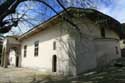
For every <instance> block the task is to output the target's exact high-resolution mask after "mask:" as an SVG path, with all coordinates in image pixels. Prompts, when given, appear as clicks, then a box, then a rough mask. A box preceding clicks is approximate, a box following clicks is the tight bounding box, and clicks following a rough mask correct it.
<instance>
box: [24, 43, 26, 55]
mask: <svg viewBox="0 0 125 83" xmlns="http://www.w3.org/2000/svg"><path fill="white" fill-rule="evenodd" d="M26 54H27V45H25V46H24V57H26Z"/></svg>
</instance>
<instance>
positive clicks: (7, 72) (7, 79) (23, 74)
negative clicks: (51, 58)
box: [0, 67, 47, 83]
mask: <svg viewBox="0 0 125 83" xmlns="http://www.w3.org/2000/svg"><path fill="white" fill-rule="evenodd" d="M46 76H47V75H45V74H43V73H42V72H41V71H36V70H33V69H28V68H14V67H9V68H2V67H0V83H32V81H33V80H39V77H40V79H41V80H42V78H44V77H46Z"/></svg>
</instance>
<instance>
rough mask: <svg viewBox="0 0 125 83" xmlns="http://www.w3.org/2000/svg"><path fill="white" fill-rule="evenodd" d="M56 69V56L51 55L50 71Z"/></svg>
mask: <svg viewBox="0 0 125 83" xmlns="http://www.w3.org/2000/svg"><path fill="white" fill-rule="evenodd" d="M56 71H57V56H56V55H53V57H52V72H56Z"/></svg>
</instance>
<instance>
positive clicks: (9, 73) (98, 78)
mask: <svg viewBox="0 0 125 83" xmlns="http://www.w3.org/2000/svg"><path fill="white" fill-rule="evenodd" d="M117 63H118V65H115V66H114V65H110V66H107V67H104V68H103V69H102V70H97V69H96V70H93V71H90V72H87V73H84V74H82V75H80V76H78V77H73V78H72V77H63V78H62V77H56V76H55V77H54V76H50V75H46V74H43V73H42V72H41V71H36V70H32V69H27V68H12V67H10V68H6V69H5V68H1V67H0V83H125V58H124V59H120V60H119V61H118V62H117ZM119 63H120V64H121V63H122V64H123V65H119Z"/></svg>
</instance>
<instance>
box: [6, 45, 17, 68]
mask: <svg viewBox="0 0 125 83" xmlns="http://www.w3.org/2000/svg"><path fill="white" fill-rule="evenodd" d="M8 59H9V60H8V65H9V66H11V67H19V56H18V50H17V48H16V47H13V48H10V50H9V58H8Z"/></svg>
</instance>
